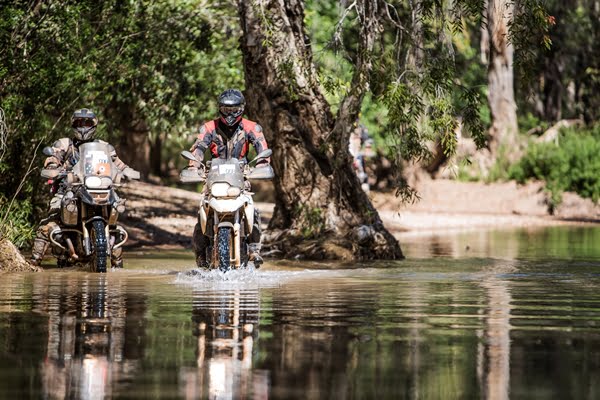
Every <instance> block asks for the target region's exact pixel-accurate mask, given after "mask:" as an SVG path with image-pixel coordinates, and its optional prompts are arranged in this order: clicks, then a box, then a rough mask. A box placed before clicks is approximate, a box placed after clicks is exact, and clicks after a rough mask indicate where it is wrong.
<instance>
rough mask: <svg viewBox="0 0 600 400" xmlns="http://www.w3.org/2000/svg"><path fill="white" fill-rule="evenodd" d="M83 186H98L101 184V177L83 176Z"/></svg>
mask: <svg viewBox="0 0 600 400" xmlns="http://www.w3.org/2000/svg"><path fill="white" fill-rule="evenodd" d="M85 186H87V187H89V188H99V187H100V186H102V178H100V177H98V176H88V177H87V178H85Z"/></svg>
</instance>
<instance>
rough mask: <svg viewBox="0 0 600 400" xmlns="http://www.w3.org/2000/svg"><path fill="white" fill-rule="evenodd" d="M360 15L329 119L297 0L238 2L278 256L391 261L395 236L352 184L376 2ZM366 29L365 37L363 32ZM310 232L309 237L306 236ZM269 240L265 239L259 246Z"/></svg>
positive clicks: (396, 253)
mask: <svg viewBox="0 0 600 400" xmlns="http://www.w3.org/2000/svg"><path fill="white" fill-rule="evenodd" d="M357 3H358V5H357V11H358V12H362V13H364V14H365V15H370V16H371V18H367V19H365V20H364V21H363V27H362V28H361V39H362V40H361V42H360V46H361V47H362V50H364V51H362V52H361V51H360V50H361V49H359V60H358V62H357V67H356V68H357V70H356V71H357V73H356V74H355V76H354V78H355V79H354V80H353V85H352V90H351V92H350V93H349V94H348V96H347V97H346V99H344V101H343V102H342V104H341V106H340V110H339V113H338V116H337V118H335V119H334V118H333V116H332V114H331V111H330V108H329V105H328V103H327V101H326V100H325V97H324V96H323V94H322V93H321V92H320V90H319V86H318V82H317V77H316V73H315V70H314V66H313V63H312V51H311V47H310V42H309V40H308V36H307V35H306V33H305V30H304V6H303V1H301V0H286V1H283V0H252V1H243V0H240V1H239V10H240V19H241V23H242V28H243V33H244V35H243V39H242V46H241V47H242V52H243V56H244V65H245V73H246V92H247V108H248V112H249V114H250V115H251V116H255V117H256V119H257V120H258V122H259V123H260V124H261V125H262V126H263V127H264V130H265V134H266V136H267V140H268V141H269V144H270V146H271V147H272V148H273V157H272V160H273V166H274V169H275V173H276V177H275V179H274V186H275V192H276V201H275V211H274V215H273V218H272V219H271V222H270V224H269V232H270V235H268V236H267V238H266V239H267V240H266V242H267V245H271V246H276V247H277V249H278V250H280V251H282V252H283V255H284V256H288V257H289V256H296V255H300V256H305V257H310V258H315V257H319V258H320V257H322V258H345V259H355V258H361V259H364V258H387V259H390V258H401V257H402V252H401V250H400V246H399V244H398V242H397V241H396V239H395V238H394V237H393V236H392V235H391V234H390V233H389V232H388V231H387V230H386V229H385V228H384V227H383V224H382V222H381V219H380V218H379V214H378V213H377V211H376V210H375V209H374V208H373V206H372V204H371V202H370V200H369V199H368V197H367V195H366V194H365V193H364V192H363V191H362V189H361V188H360V184H359V181H358V179H357V177H356V175H355V173H354V171H353V169H352V165H351V156H350V154H349V151H348V140H349V135H350V129H351V126H352V122H354V121H355V120H356V117H357V115H358V112H359V110H360V105H361V102H362V98H363V95H364V92H365V90H366V88H367V84H368V81H367V80H368V72H369V71H370V68H371V66H370V62H369V58H368V55H369V54H368V53H369V49H368V46H372V43H373V40H374V38H375V36H373V35H371V36H370V37H365V35H363V33H365V32H366V31H374V30H375V28H376V26H375V25H373V24H374V23H375V22H374V21H375V20H376V18H373V16H374V13H375V12H376V9H377V2H369V1H364V3H363V2H362V1H359V2H357ZM367 36H369V35H367ZM308 239H313V240H308ZM269 242H270V243H269Z"/></svg>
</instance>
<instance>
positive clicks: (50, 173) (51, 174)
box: [40, 168, 60, 179]
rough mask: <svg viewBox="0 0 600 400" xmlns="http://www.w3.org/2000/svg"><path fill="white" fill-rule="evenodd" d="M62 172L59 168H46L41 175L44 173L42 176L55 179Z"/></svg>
mask: <svg viewBox="0 0 600 400" xmlns="http://www.w3.org/2000/svg"><path fill="white" fill-rule="evenodd" d="M59 174H60V171H59V170H58V169H52V168H50V169H49V168H44V169H43V170H42V171H41V173H40V175H42V178H46V179H54V178H56V177H57V176H58V175H59Z"/></svg>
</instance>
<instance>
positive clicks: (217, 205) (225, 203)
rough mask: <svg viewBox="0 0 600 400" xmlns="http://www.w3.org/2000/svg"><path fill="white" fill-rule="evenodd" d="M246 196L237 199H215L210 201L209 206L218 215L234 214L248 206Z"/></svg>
mask: <svg viewBox="0 0 600 400" xmlns="http://www.w3.org/2000/svg"><path fill="white" fill-rule="evenodd" d="M245 197H246V196H240V197H237V198H235V199H215V198H214V197H213V198H212V199H210V200H209V201H208V206H209V207H210V208H212V209H213V210H215V211H216V212H217V213H219V214H221V213H232V212H235V211H237V210H239V209H240V207H242V206H243V205H244V204H246V202H247V199H246V198H245Z"/></svg>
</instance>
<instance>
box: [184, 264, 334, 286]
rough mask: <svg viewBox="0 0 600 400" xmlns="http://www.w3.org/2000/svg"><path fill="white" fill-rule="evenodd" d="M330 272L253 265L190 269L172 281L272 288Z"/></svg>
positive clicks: (189, 283) (188, 283)
mask: <svg viewBox="0 0 600 400" xmlns="http://www.w3.org/2000/svg"><path fill="white" fill-rule="evenodd" d="M332 272H334V273H336V272H335V271H325V270H298V271H289V270H288V271H282V270H275V271H273V270H271V271H259V270H257V269H255V268H253V267H250V268H243V269H238V270H231V271H227V272H222V271H220V270H218V269H213V270H205V269H192V270H188V271H183V272H180V273H178V274H177V277H176V278H175V282H174V283H175V284H183V285H191V286H193V287H194V289H195V290H204V289H206V290H213V289H215V288H217V289H225V290H230V289H248V288H267V287H271V288H274V287H279V286H280V285H282V284H284V283H287V282H289V281H291V280H299V279H315V278H316V277H323V275H324V274H331V273H332Z"/></svg>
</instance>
